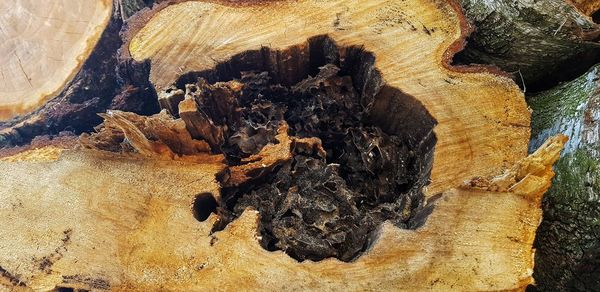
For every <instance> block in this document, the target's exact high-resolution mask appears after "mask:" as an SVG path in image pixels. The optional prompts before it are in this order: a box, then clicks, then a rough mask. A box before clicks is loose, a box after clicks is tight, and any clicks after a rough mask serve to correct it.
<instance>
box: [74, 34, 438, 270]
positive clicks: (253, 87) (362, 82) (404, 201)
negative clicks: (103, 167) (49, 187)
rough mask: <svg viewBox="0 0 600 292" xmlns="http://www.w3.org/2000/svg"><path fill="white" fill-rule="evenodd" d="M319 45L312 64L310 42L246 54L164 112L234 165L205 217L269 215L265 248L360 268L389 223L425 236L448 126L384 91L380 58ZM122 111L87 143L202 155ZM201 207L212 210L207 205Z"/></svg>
mask: <svg viewBox="0 0 600 292" xmlns="http://www.w3.org/2000/svg"><path fill="white" fill-rule="evenodd" d="M308 45H309V47H310V57H309V56H303V55H301V54H300V52H301V50H300V49H299V46H293V47H290V48H289V49H287V50H282V51H277V50H270V49H269V48H263V49H261V50H258V51H248V52H242V53H240V54H239V55H238V56H235V57H234V58H232V59H231V60H229V61H226V62H223V63H222V64H219V65H218V66H217V67H216V68H215V69H214V70H210V71H205V72H195V73H189V74H187V75H185V76H184V77H182V78H181V79H180V80H179V81H178V82H176V84H174V85H173V86H172V87H170V88H168V89H167V90H165V91H164V92H162V93H159V96H160V104H161V105H162V106H163V107H164V108H165V109H166V110H168V112H170V113H171V114H172V115H174V116H180V117H181V119H182V120H183V122H185V128H186V129H187V132H188V133H189V137H192V138H194V139H200V140H203V141H206V143H208V145H210V149H211V151H212V152H213V153H215V154H219V153H222V154H223V155H224V157H225V161H227V164H228V165H229V168H228V169H227V170H226V171H225V172H223V173H221V174H220V175H219V180H220V183H221V185H222V186H223V187H224V188H223V189H222V191H221V194H220V195H219V196H216V198H214V201H215V202H216V204H213V203H212V201H211V200H210V199H209V198H207V197H206V196H205V195H199V196H198V197H197V199H196V200H197V201H196V203H194V205H195V208H194V210H195V211H194V213H195V214H196V217H197V218H207V217H208V215H206V214H210V213H211V212H213V211H214V212H216V213H218V215H219V221H218V222H217V223H216V224H215V226H213V231H214V232H216V231H220V230H223V229H224V228H225V227H226V226H227V225H228V224H229V223H230V222H232V221H233V220H235V218H237V217H239V216H240V215H241V214H242V212H243V211H244V210H245V209H246V208H247V207H253V208H254V209H256V210H258V211H259V212H260V215H261V221H260V222H261V224H260V226H259V230H260V233H261V244H262V246H263V247H264V248H265V249H267V250H284V251H285V252H286V253H288V254H289V255H290V256H292V257H293V258H295V259H297V260H300V261H303V260H306V259H310V260H313V261H318V260H322V259H324V258H328V257H336V258H338V259H341V260H344V261H350V260H353V259H355V258H356V257H358V256H359V255H360V254H361V253H362V252H364V251H365V250H366V249H367V248H368V247H369V246H370V244H372V242H373V238H374V232H375V231H376V230H378V228H379V226H380V225H381V224H382V223H383V222H384V221H390V222H392V223H393V224H394V225H396V226H398V227H401V228H416V227H418V226H420V225H422V223H423V222H424V220H425V217H426V215H427V214H428V213H430V212H431V209H430V208H424V206H425V199H424V198H425V197H424V195H423V192H422V189H423V187H424V186H425V185H426V184H427V183H428V182H429V177H430V175H431V166H432V157H433V151H434V145H435V141H436V138H435V135H433V126H434V125H435V123H436V122H435V120H434V119H433V118H432V117H431V116H430V115H429V114H428V113H427V110H426V109H425V108H424V107H423V106H422V105H421V104H420V103H419V102H418V101H416V100H415V99H414V98H413V97H410V96H408V95H406V94H402V93H400V94H399V93H398V91H399V90H398V89H395V88H391V87H389V86H386V85H383V84H382V83H383V82H382V80H381V77H380V73H379V71H378V70H377V69H376V68H375V67H374V63H375V62H374V61H375V58H374V56H373V55H372V54H371V53H369V52H366V51H364V50H362V49H361V48H359V47H348V48H345V47H338V46H337V45H336V44H335V43H334V42H333V41H332V40H331V39H330V38H328V37H326V36H318V37H314V38H311V39H310V40H308ZM271 56H278V58H290V59H294V60H297V62H296V63H293V64H292V65H291V66H289V67H287V68H278V67H274V66H273V65H275V64H276V63H275V64H269V62H270V61H271ZM263 70H268V71H263ZM311 75H312V76H314V77H312V76H311ZM207 79H209V80H207ZM232 79H233V80H232ZM191 80H196V81H195V82H190V81H191ZM211 81H212V82H213V83H212V84H210V83H209V82H211ZM188 82H189V83H188ZM390 94H391V95H390ZM390 96H402V99H401V100H395V102H396V103H397V104H398V105H411V107H403V106H399V107H398V108H397V109H396V111H394V112H393V113H392V112H389V111H384V110H383V109H384V106H382V104H388V103H389V102H390V100H389V99H390ZM122 115H123V116H124V118H123V119H121V122H117V120H119V118H117V117H118V115H114V114H109V115H108V116H106V117H105V118H106V119H107V122H105V125H104V126H103V127H101V128H99V133H98V134H93V135H91V136H85V137H84V138H85V139H84V141H85V142H84V143H85V144H87V145H88V147H90V148H96V149H102V150H107V151H122V150H125V151H129V150H133V149H138V150H140V149H155V148H156V147H154V148H153V146H152V145H150V146H143V147H139V146H137V145H135V144H133V146H132V147H128V146H127V144H132V143H131V141H139V140H143V139H139V138H135V139H131V138H130V139H129V140H126V139H125V138H126V137H127V136H130V137H132V136H133V134H132V133H129V134H128V133H127V132H126V131H124V132H123V133H122V134H120V133H115V129H117V128H121V129H123V128H131V127H135V128H138V129H141V132H142V134H144V135H145V136H147V137H148V138H149V139H150V140H153V139H154V140H161V141H164V142H165V144H166V145H167V146H169V148H170V149H171V150H173V152H174V153H175V154H178V155H193V154H195V152H194V151H185V150H183V149H175V148H174V145H173V143H169V142H166V141H168V139H165V138H164V136H165V135H161V134H160V133H157V132H156V131H155V128H156V126H154V127H150V126H149V124H148V122H150V121H152V118H151V119H144V118H142V117H138V116H132V115H128V116H125V114H124V113H123V114H122ZM163 116H164V113H163ZM374 117H377V118H374ZM390 120H396V122H397V121H398V120H403V121H418V125H419V126H420V127H416V125H417V123H414V122H413V123H412V124H408V123H403V124H402V126H401V127H399V128H398V129H396V130H395V131H393V132H387V133H386V132H385V131H384V130H383V129H386V130H388V131H389V130H390V128H389V126H388V125H389V121H390ZM142 121H145V122H142ZM129 122H132V123H130V124H128V123H129ZM386 122H387V124H386ZM107 123H110V124H107ZM113 123H114V124H115V125H116V127H114V126H110V125H111V124H113ZM144 123H145V124H144ZM172 123H174V122H172ZM154 125H156V123H154ZM186 136H187V135H186ZM282 137H283V138H282ZM284 140H285V141H284ZM127 141H129V142H130V143H127ZM188 141H190V140H189V139H188ZM286 141H291V143H285V142H286ZM123 143H125V146H123V145H122V144H123ZM186 144H190V142H187V143H186ZM283 145H285V146H283ZM130 146H131V145H130ZM280 146H281V147H287V149H285V148H283V150H284V151H285V152H286V154H285V156H283V157H281V158H280V159H276V160H273V162H272V163H270V164H266V163H265V161H264V160H265V157H264V156H268V150H265V149H266V148H268V147H280ZM152 151H155V150H151V152H152ZM204 151H207V150H206V148H204ZM259 160H260V161H261V165H259V164H257V163H256V162H257V161H259ZM240 170H241V171H240ZM240 172H244V173H243V175H240V174H239V173H240ZM198 200H199V201H202V202H204V203H205V205H203V207H202V208H200V203H198ZM211 208H215V209H217V211H215V210H212V209H211Z"/></svg>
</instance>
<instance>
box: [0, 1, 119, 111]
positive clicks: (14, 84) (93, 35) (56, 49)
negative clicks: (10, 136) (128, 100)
mask: <svg viewBox="0 0 600 292" xmlns="http://www.w3.org/2000/svg"><path fill="white" fill-rule="evenodd" d="M0 11H2V13H1V14H0V15H1V16H0V23H1V25H2V28H3V29H2V33H1V34H0V43H2V47H0V55H2V56H3V58H2V59H1V60H0V72H1V73H2V75H1V79H2V81H1V83H0V119H2V120H6V119H9V118H12V117H14V116H16V115H20V114H24V113H28V112H31V111H33V110H35V109H37V108H39V107H40V106H41V105H43V104H44V103H45V102H46V101H48V100H49V99H50V98H52V97H54V96H56V95H57V93H59V92H60V91H61V90H62V89H63V88H64V87H65V86H66V85H67V83H68V82H70V81H71V80H72V79H73V77H74V76H75V74H77V72H78V71H79V69H80V68H81V66H82V65H83V63H84V61H85V60H86V59H87V58H88V56H89V55H90V53H91V52H92V50H93V49H94V46H95V45H96V43H97V42H98V40H99V39H100V36H101V35H102V32H103V31H104V29H105V28H106V26H107V25H108V22H109V19H110V16H111V12H112V5H111V1H77V0H72V1H69V0H60V1H50V2H48V3H46V4H45V5H39V3H37V2H35V1H21V0H15V1H3V2H2V4H0Z"/></svg>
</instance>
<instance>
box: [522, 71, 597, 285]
mask: <svg viewBox="0 0 600 292" xmlns="http://www.w3.org/2000/svg"><path fill="white" fill-rule="evenodd" d="M599 69H600V66H597V67H594V68H592V69H591V70H590V71H589V72H588V73H586V74H584V75H583V76H581V77H579V78H577V79H576V80H573V81H571V82H568V83H565V84H563V85H561V86H558V87H556V88H554V89H552V90H549V91H546V92H542V93H540V94H539V95H537V96H534V97H531V98H530V100H529V105H530V106H531V108H532V109H533V115H532V140H531V145H530V146H531V147H530V149H532V150H533V149H535V148H537V147H538V146H539V144H540V143H542V142H543V140H545V139H546V138H547V137H549V136H551V135H555V134H557V133H564V134H567V135H569V136H570V140H569V142H568V144H567V146H566V147H565V150H564V152H563V156H562V157H561V158H560V160H559V161H558V162H557V164H556V165H555V167H554V171H555V173H556V177H555V178H554V181H553V184H552V187H551V188H550V190H549V191H548V192H547V193H546V194H545V196H544V200H543V204H542V207H543V210H544V217H543V221H542V223H541V225H540V227H539V229H538V233H537V237H536V241H535V247H536V249H537V252H536V257H535V261H536V263H535V270H534V278H535V279H536V282H537V288H538V289H539V290H542V291H600V139H598V137H599V133H598V132H599V129H600V94H599V88H600V84H599V80H598V79H599V71H600V70H599Z"/></svg>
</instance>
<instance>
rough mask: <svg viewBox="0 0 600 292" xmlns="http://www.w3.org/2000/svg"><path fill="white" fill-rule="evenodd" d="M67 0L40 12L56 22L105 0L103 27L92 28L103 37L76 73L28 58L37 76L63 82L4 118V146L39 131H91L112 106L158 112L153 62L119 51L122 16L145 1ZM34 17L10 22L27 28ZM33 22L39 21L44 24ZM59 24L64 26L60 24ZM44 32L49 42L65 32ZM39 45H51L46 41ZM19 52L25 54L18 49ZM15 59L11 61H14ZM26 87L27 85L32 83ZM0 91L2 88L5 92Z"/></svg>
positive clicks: (0, 141) (0, 136)
mask: <svg viewBox="0 0 600 292" xmlns="http://www.w3.org/2000/svg"><path fill="white" fill-rule="evenodd" d="M9 2H10V3H11V4H10V5H17V6H19V5H21V4H20V3H21V2H23V3H28V2H26V1H9ZM9 2H6V3H9ZM67 2H69V1H66V0H53V1H51V2H50V3H54V5H55V6H58V7H61V10H60V12H56V11H54V10H44V11H40V12H39V13H40V14H41V15H42V16H43V15H44V13H55V14H56V15H54V14H52V15H48V16H47V17H51V18H56V21H57V22H59V23H60V22H61V21H62V20H61V18H62V17H63V16H62V15H77V14H81V12H80V11H79V10H81V9H84V8H85V7H88V6H92V7H93V5H96V4H98V3H102V7H104V9H105V10H106V15H105V16H106V20H105V23H104V27H98V28H97V29H96V30H94V31H90V32H88V33H91V32H93V33H97V34H98V37H97V39H96V42H91V41H90V42H89V46H90V47H89V48H88V50H89V52H88V54H87V55H82V56H79V62H80V63H81V64H80V66H79V67H77V68H76V69H74V71H73V73H72V75H69V76H61V75H59V74H57V73H56V72H57V71H56V70H57V68H54V67H52V68H47V69H40V68H39V67H36V66H37V65H36V64H37V63H36V62H37V61H36V60H35V59H23V61H24V62H30V63H31V64H27V65H26V66H31V67H34V69H35V70H39V71H40V72H37V73H36V74H37V75H41V76H44V77H45V78H53V80H54V78H56V79H59V80H58V81H57V82H59V83H60V86H59V87H57V89H56V91H57V92H55V93H54V94H52V95H48V96H44V98H42V99H40V98H38V97H36V95H30V97H31V98H32V99H34V100H39V101H40V102H39V104H36V105H37V107H36V108H29V111H22V110H19V111H16V112H14V114H19V115H16V116H15V115H11V117H12V118H10V119H8V120H5V121H0V147H6V146H14V145H23V144H27V143H29V142H30V141H31V140H32V139H34V138H35V137H36V136H42V135H58V134H59V133H61V132H65V131H66V132H71V133H74V134H79V133H81V132H84V131H91V130H92V129H93V127H94V126H96V125H98V124H99V123H101V122H102V119H101V118H100V117H99V116H97V115H96V113H100V112H104V111H105V110H106V109H108V108H115V109H122V110H128V111H134V112H138V113H154V112H158V104H157V102H156V98H155V93H154V89H153V87H152V86H151V85H150V83H149V82H148V77H147V76H148V74H149V72H150V67H149V63H145V62H133V61H131V60H127V59H121V58H120V57H119V54H118V53H117V51H118V50H119V48H120V47H121V45H122V41H121V38H120V30H121V28H122V26H123V21H124V20H123V19H124V18H125V16H126V15H130V14H132V13H134V12H135V11H136V9H141V8H143V7H144V6H143V5H141V4H142V3H146V2H141V1H137V0H118V1H115V2H112V1H95V0H86V1H74V2H76V4H67ZM28 5H31V4H28ZM34 6H35V5H34ZM11 9H13V8H11ZM65 17H66V16H65ZM30 19H37V18H32V17H28V16H27V15H23V16H21V17H18V18H15V21H14V22H13V23H12V24H11V25H13V26H15V27H27V25H28V24H27V23H28V21H30ZM31 25H32V26H40V25H42V23H37V24H31ZM80 25H81V23H80V22H79V23H77V22H75V23H74V24H73V26H74V27H79V26H80ZM57 29H65V28H64V26H61V27H58V28H57ZM34 36H36V35H34ZM30 37H31V35H29V34H28V33H27V32H23V33H19V34H17V35H14V36H13V39H12V40H14V41H16V42H26V40H27V39H28V38H30ZM39 37H40V38H42V39H41V40H40V41H44V38H50V41H51V40H52V39H51V38H52V37H61V35H60V34H58V35H57V34H56V33H45V34H44V35H40V36H39ZM59 41H61V40H59ZM40 46H41V47H44V48H47V47H48V46H47V45H44V44H41V45H40ZM24 49H26V48H24ZM16 52H17V53H19V54H20V53H21V51H19V49H18V48H17V51H16ZM39 56H40V57H43V56H44V55H43V54H40V55H39ZM10 62H11V61H10V60H9V63H8V64H9V65H10V64H11V63H10ZM0 65H2V64H0ZM37 75H36V76H37ZM22 87H23V88H28V86H27V84H25V85H23V86H22ZM2 88H6V87H2ZM0 94H2V93H1V92H0ZM6 94H8V92H7V93H6ZM11 96H12V95H11ZM0 97H2V100H11V99H7V97H4V95H0ZM13 108H14V106H13ZM6 117H8V116H6Z"/></svg>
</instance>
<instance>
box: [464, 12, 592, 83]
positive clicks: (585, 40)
mask: <svg viewBox="0 0 600 292" xmlns="http://www.w3.org/2000/svg"><path fill="white" fill-rule="evenodd" d="M593 2H598V1H587V2H586V1H579V3H593ZM582 5H583V4H582ZM462 7H463V8H464V10H465V13H466V15H467V18H468V19H469V22H470V23H471V24H472V25H473V26H474V28H475V31H474V33H473V34H472V35H471V36H470V37H469V41H468V45H467V47H466V48H465V50H464V51H463V52H461V53H460V54H458V55H457V57H456V58H455V60H456V61H457V62H458V63H460V64H469V63H477V64H490V65H495V66H498V67H500V68H501V69H502V70H504V71H506V72H510V73H511V74H512V76H513V79H514V80H515V81H516V82H517V83H518V84H519V85H521V86H522V87H523V88H526V89H529V90H530V91H531V90H539V89H540V88H541V89H543V88H548V87H551V86H553V85H555V84H557V83H558V82H559V81H566V80H571V79H573V78H575V77H577V76H579V75H581V74H582V73H583V72H585V71H587V70H588V69H589V68H590V67H591V66H592V65H593V64H595V63H596V62H598V61H600V44H599V43H598V41H597V39H598V36H599V34H600V26H598V24H596V23H594V22H593V21H592V19H591V17H589V16H588V15H589V14H587V15H586V14H584V13H582V11H580V10H578V9H577V8H576V7H575V6H573V4H572V3H571V2H570V1H568V0H566V1H565V0H542V1H516V2H515V1H509V0H498V1H483V0H462ZM580 7H582V6H580ZM590 9H591V8H590ZM585 12H588V13H589V10H586V11H585Z"/></svg>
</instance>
